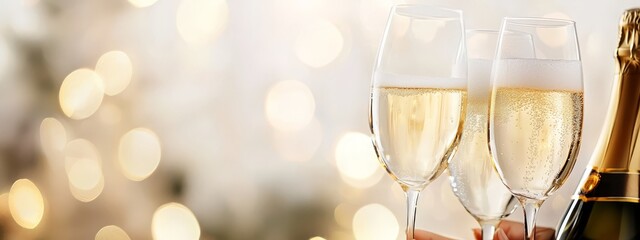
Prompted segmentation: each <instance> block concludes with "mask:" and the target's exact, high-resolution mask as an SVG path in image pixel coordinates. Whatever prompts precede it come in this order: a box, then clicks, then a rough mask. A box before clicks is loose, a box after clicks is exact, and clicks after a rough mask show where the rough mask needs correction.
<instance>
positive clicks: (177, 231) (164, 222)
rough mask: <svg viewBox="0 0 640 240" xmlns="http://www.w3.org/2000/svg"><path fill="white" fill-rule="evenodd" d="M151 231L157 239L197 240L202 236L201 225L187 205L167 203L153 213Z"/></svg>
mask: <svg viewBox="0 0 640 240" xmlns="http://www.w3.org/2000/svg"><path fill="white" fill-rule="evenodd" d="M151 232H152V235H153V239H155V240H174V239H182V240H197V239H199V238H200V225H199V224H198V220H197V219H196V216H194V215H193V212H191V210H189V209H188V208H187V207H185V206H184V205H182V204H179V203H167V204H165V205H162V206H160V207H159V208H158V209H157V210H156V212H155V213H154V214H153V219H152V222H151Z"/></svg>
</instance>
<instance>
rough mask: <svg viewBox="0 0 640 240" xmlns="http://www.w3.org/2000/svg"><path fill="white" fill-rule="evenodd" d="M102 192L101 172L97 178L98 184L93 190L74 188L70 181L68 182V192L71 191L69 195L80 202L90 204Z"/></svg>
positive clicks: (102, 178)
mask: <svg viewBox="0 0 640 240" xmlns="http://www.w3.org/2000/svg"><path fill="white" fill-rule="evenodd" d="M102 190H104V176H103V175H102V172H100V176H99V178H98V184H96V185H95V186H94V187H93V188H91V189H88V190H85V189H80V188H78V187H76V186H75V185H74V184H73V183H72V182H71V181H69V191H71V195H72V196H73V197H74V198H75V199H77V200H78V201H81V202H91V201H93V200H95V199H96V198H98V196H100V194H101V193H102Z"/></svg>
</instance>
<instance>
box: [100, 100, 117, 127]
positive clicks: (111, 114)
mask: <svg viewBox="0 0 640 240" xmlns="http://www.w3.org/2000/svg"><path fill="white" fill-rule="evenodd" d="M97 114H98V117H99V119H100V121H101V122H102V123H104V124H106V125H115V124H117V123H119V122H120V121H121V120H122V110H120V107H118V105H116V104H112V103H102V106H101V107H100V109H99V110H98V113H97Z"/></svg>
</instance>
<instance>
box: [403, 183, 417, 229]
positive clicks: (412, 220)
mask: <svg viewBox="0 0 640 240" xmlns="http://www.w3.org/2000/svg"><path fill="white" fill-rule="evenodd" d="M405 193H406V194H407V240H413V238H414V235H413V232H414V229H415V227H416V209H417V207H418V197H419V195H420V190H417V189H407V190H406V191H405Z"/></svg>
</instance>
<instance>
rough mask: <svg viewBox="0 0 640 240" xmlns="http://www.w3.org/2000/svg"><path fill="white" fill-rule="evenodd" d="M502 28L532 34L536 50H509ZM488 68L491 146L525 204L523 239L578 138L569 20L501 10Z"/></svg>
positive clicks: (580, 98)
mask: <svg viewBox="0 0 640 240" xmlns="http://www.w3.org/2000/svg"><path fill="white" fill-rule="evenodd" d="M506 32H524V33H527V34H530V35H531V36H532V39H533V44H534V46H535V57H530V56H519V55H518V54H515V53H514V52H513V51H511V50H510V48H508V47H507V46H508V45H509V44H511V41H510V40H509V38H505V33H506ZM491 76H492V79H493V84H494V86H493V92H492V96H491V112H490V119H489V137H490V140H489V143H490V144H489V146H490V151H491V154H492V155H493V156H494V161H495V164H496V170H497V171H498V174H499V175H500V178H501V180H502V182H503V183H504V184H505V186H507V188H509V190H510V191H511V193H512V194H513V195H514V196H515V197H516V198H517V199H518V200H519V201H520V203H521V205H522V206H523V210H524V215H525V234H526V237H527V238H526V239H534V236H535V234H534V233H535V231H534V228H535V219H536V213H537V211H538V209H539V208H540V205H542V203H543V202H544V200H545V199H546V198H547V197H548V196H549V195H550V194H552V193H553V192H554V191H555V190H557V189H558V188H559V187H560V186H561V185H562V184H563V183H564V181H565V180H566V179H567V177H568V175H569V173H570V172H571V169H572V168H573V166H574V164H575V161H576V157H577V155H578V149H579V146H580V138H581V134H582V122H583V111H584V110H583V106H584V95H583V80H582V63H581V61H580V53H579V47H578V39H577V35H576V28H575V23H574V22H573V21H569V20H558V19H545V18H505V19H504V20H503V22H502V28H501V29H500V42H499V44H498V51H497V53H496V60H495V62H494V64H493V71H492V75H491Z"/></svg>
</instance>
